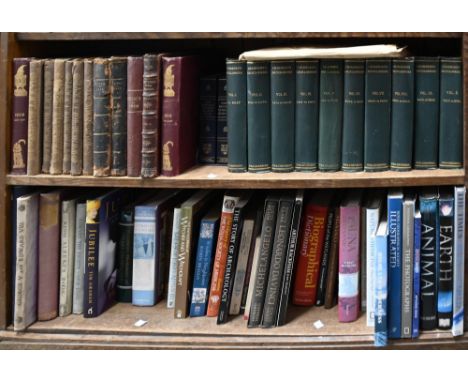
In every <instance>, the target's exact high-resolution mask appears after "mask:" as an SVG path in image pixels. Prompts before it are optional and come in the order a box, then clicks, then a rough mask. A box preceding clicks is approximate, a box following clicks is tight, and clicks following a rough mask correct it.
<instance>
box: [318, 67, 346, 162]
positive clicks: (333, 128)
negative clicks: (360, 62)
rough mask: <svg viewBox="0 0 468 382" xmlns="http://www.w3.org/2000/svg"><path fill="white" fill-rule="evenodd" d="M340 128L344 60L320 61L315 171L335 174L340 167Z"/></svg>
mask: <svg viewBox="0 0 468 382" xmlns="http://www.w3.org/2000/svg"><path fill="white" fill-rule="evenodd" d="M342 128H343V61H342V60H322V61H320V112H319V147H318V168H319V170H320V171H337V170H339V169H340V168H341V136H342Z"/></svg>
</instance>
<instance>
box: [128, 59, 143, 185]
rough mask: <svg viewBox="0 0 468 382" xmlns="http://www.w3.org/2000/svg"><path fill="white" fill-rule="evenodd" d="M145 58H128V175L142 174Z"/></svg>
mask: <svg viewBox="0 0 468 382" xmlns="http://www.w3.org/2000/svg"><path fill="white" fill-rule="evenodd" d="M142 111H143V57H142V56H129V57H128V58H127V175H128V176H140V174H141V147H142V126H143V125H142V121H143V120H142V118H143V116H142Z"/></svg>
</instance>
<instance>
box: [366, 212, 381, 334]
mask: <svg viewBox="0 0 468 382" xmlns="http://www.w3.org/2000/svg"><path fill="white" fill-rule="evenodd" d="M379 217H380V209H379V208H367V209H366V299H367V304H366V305H367V309H366V318H367V326H370V327H373V326H374V325H375V319H374V312H375V295H374V291H375V265H376V260H375V259H376V253H377V249H376V246H375V234H376V231H377V227H378V224H379Z"/></svg>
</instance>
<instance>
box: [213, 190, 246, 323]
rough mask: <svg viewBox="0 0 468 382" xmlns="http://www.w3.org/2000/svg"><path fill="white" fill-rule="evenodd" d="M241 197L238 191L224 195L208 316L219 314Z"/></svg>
mask: <svg viewBox="0 0 468 382" xmlns="http://www.w3.org/2000/svg"><path fill="white" fill-rule="evenodd" d="M240 197H241V194H239V193H236V192H232V193H231V192H227V193H226V194H225V195H224V199H223V206H222V209H221V220H220V222H219V234H218V240H217V243H216V252H215V258H214V261H213V271H212V273H211V283H210V296H209V300H208V309H207V313H206V314H207V316H208V317H217V316H218V312H219V305H220V303H221V292H222V288H223V280H224V272H225V269H226V261H227V255H228V249H229V238H230V235H231V227H232V221H233V219H234V209H235V207H236V204H237V203H238V201H239V199H240Z"/></svg>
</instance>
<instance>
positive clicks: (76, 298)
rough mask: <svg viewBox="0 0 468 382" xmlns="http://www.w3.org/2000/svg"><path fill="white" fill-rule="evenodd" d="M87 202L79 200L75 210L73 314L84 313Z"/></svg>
mask: <svg viewBox="0 0 468 382" xmlns="http://www.w3.org/2000/svg"><path fill="white" fill-rule="evenodd" d="M85 240H86V203H85V202H82V201H78V202H77V203H76V212H75V264H74V269H73V308H72V313H73V314H83V299H84V293H83V291H84V290H83V279H84V262H85V256H86V251H85V247H86V245H85V244H86V242H85Z"/></svg>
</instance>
